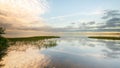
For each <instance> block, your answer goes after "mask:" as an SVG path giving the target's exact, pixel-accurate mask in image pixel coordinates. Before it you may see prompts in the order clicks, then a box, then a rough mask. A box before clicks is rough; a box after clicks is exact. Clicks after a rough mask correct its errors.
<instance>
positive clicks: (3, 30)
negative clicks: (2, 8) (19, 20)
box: [0, 26, 5, 37]
mask: <svg viewBox="0 0 120 68" xmlns="http://www.w3.org/2000/svg"><path fill="white" fill-rule="evenodd" d="M2 34H5V28H3V27H1V26H0V37H1V35H2Z"/></svg>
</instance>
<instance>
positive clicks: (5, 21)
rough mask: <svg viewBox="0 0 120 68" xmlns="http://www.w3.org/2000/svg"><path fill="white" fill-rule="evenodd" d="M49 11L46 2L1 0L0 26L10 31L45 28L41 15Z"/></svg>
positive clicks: (38, 0)
mask: <svg viewBox="0 0 120 68" xmlns="http://www.w3.org/2000/svg"><path fill="white" fill-rule="evenodd" d="M47 10H48V3H47V1H46V0H0V24H2V25H4V26H5V27H6V29H9V30H10V29H12V30H13V29H19V28H30V27H32V28H33V27H34V28H36V27H37V28H38V27H44V26H46V25H47V24H45V23H44V20H43V18H41V15H42V14H44V13H45V12H46V11H47ZM8 25H10V26H8Z"/></svg>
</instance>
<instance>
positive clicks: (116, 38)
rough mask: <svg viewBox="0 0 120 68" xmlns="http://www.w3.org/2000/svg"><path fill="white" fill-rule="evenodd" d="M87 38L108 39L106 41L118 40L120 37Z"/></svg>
mask: <svg viewBox="0 0 120 68" xmlns="http://www.w3.org/2000/svg"><path fill="white" fill-rule="evenodd" d="M88 38H93V39H108V40H120V37H101V36H100V37H99V36H96V37H93V36H91V37H88Z"/></svg>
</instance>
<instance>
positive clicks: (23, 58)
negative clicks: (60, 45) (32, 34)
mask: <svg viewBox="0 0 120 68" xmlns="http://www.w3.org/2000/svg"><path fill="white" fill-rule="evenodd" d="M9 44H10V47H9V48H8V49H7V55H6V56H4V57H3V58H2V59H3V60H2V61H1V63H2V64H4V66H3V68H45V67H46V66H47V65H48V63H49V61H50V60H49V59H48V57H49V56H45V55H44V54H42V53H41V51H42V50H44V49H46V48H51V47H54V46H56V45H57V43H56V40H55V39H44V40H38V41H16V42H14V41H11V42H9Z"/></svg>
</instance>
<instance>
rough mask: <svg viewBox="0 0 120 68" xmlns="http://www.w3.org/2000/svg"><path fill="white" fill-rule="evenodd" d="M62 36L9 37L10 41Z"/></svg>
mask: <svg viewBox="0 0 120 68" xmlns="http://www.w3.org/2000/svg"><path fill="white" fill-rule="evenodd" d="M51 38H60V37H59V36H35V37H21V38H7V39H8V40H9V41H37V40H43V39H51Z"/></svg>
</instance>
